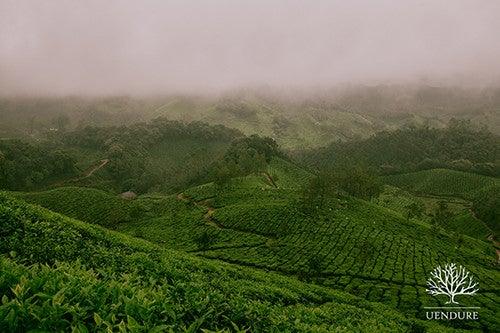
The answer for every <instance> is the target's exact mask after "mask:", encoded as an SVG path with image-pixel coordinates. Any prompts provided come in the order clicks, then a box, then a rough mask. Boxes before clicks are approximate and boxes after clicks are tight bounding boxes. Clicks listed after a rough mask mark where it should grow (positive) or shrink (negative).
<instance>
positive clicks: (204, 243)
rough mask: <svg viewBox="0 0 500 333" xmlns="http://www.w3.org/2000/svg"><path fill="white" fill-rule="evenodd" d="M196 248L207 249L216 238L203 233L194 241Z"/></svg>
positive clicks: (205, 232)
mask: <svg viewBox="0 0 500 333" xmlns="http://www.w3.org/2000/svg"><path fill="white" fill-rule="evenodd" d="M195 242H196V244H198V248H199V249H201V250H206V249H208V248H209V247H210V246H211V245H212V244H214V243H215V242H216V237H215V235H213V234H210V233H208V232H207V231H204V232H203V233H202V234H201V235H200V236H198V237H197V238H196V239H195Z"/></svg>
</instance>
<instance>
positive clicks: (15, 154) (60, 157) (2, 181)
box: [0, 140, 76, 190]
mask: <svg viewBox="0 0 500 333" xmlns="http://www.w3.org/2000/svg"><path fill="white" fill-rule="evenodd" d="M75 171H76V170H75V161H74V160H73V159H72V158H71V157H70V156H69V155H68V154H67V153H66V152H64V151H62V150H57V149H56V150H52V149H49V148H48V147H44V146H42V145H34V144H29V143H26V142H22V141H18V140H0V188H3V189H9V190H22V189H33V188H36V187H39V186H40V185H43V184H45V183H47V182H48V181H49V180H54V179H57V178H60V177H62V176H71V175H74V174H75Z"/></svg>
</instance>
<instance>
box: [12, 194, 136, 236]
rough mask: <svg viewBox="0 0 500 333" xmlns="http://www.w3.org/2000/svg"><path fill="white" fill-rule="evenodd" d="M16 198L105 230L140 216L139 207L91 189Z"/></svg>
mask: <svg viewBox="0 0 500 333" xmlns="http://www.w3.org/2000/svg"><path fill="white" fill-rule="evenodd" d="M16 195H17V196H19V197H20V198H22V199H24V200H26V201H28V202H31V203H35V204H38V205H40V206H43V207H48V208H50V209H51V210H53V211H55V212H59V213H61V214H63V215H66V216H69V217H72V218H75V219H78V220H81V221H85V222H88V223H94V224H99V225H102V226H105V227H108V228H109V227H114V226H116V225H117V224H118V223H123V222H127V221H130V220H131V219H132V217H134V215H139V214H141V213H142V211H141V207H140V206H139V205H136V204H135V203H132V204H131V203H129V202H127V201H126V200H124V199H121V198H119V197H118V196H117V195H113V194H110V193H107V192H103V191H100V190H96V189H92V188H85V187H59V188H56V189H53V190H50V191H45V192H30V193H21V194H16Z"/></svg>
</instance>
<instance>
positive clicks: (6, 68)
mask: <svg viewBox="0 0 500 333" xmlns="http://www.w3.org/2000/svg"><path fill="white" fill-rule="evenodd" d="M499 31H500V2H495V1H482V2H478V1H466V0H461V1H453V2H450V1H430V0H429V1H405V2H404V3H403V2H401V1H380V2H377V4H376V5H375V4H374V2H373V1H362V0H358V1H350V2H348V3H345V2H341V1H329V2H326V1H278V0H274V1H239V2H236V1H226V0H219V1H215V0H214V1H192V0H191V1H141V2H139V1H135V2H134V1H105V2H104V1H93V0H92V1H85V2H83V3H81V2H77V1H50V2H44V3H42V2H38V1H14V0H0V95H17V94H21V95H30V94H32V95H80V94H81V95H144V94H147V95H151V94H175V93H180V94H186V93H188V94H189V93H220V92H224V91H228V90H235V89H241V88H244V87H252V88H254V87H261V88H262V87H264V89H265V87H268V88H269V89H278V90H279V89H285V90H286V89H297V88H300V87H306V88H308V89H311V88H313V87H332V86H336V85H340V84H346V83H347V84H365V85H376V84H414V83H423V84H431V85H454V86H457V85H458V86H464V85H465V86H491V85H498V84H499V83H500V60H499V59H500V38H498V35H497V34H498V32H499Z"/></svg>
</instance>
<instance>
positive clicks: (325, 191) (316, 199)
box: [300, 174, 333, 213]
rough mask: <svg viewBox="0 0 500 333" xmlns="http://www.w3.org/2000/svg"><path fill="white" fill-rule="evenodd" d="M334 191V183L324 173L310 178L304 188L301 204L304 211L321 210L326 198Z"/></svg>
mask: <svg viewBox="0 0 500 333" xmlns="http://www.w3.org/2000/svg"><path fill="white" fill-rule="evenodd" d="M332 193H333V188H332V184H331V183H329V182H328V179H327V178H326V177H324V175H321V174H320V175H318V176H316V177H313V178H311V179H310V180H309V182H308V183H307V184H306V185H305V186H304V187H303V188H302V193H301V197H300V206H301V208H302V210H303V211H304V212H307V213H312V212H316V211H321V210H322V209H323V207H324V205H325V202H326V198H327V197H328V196H330V195H331V194H332Z"/></svg>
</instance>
